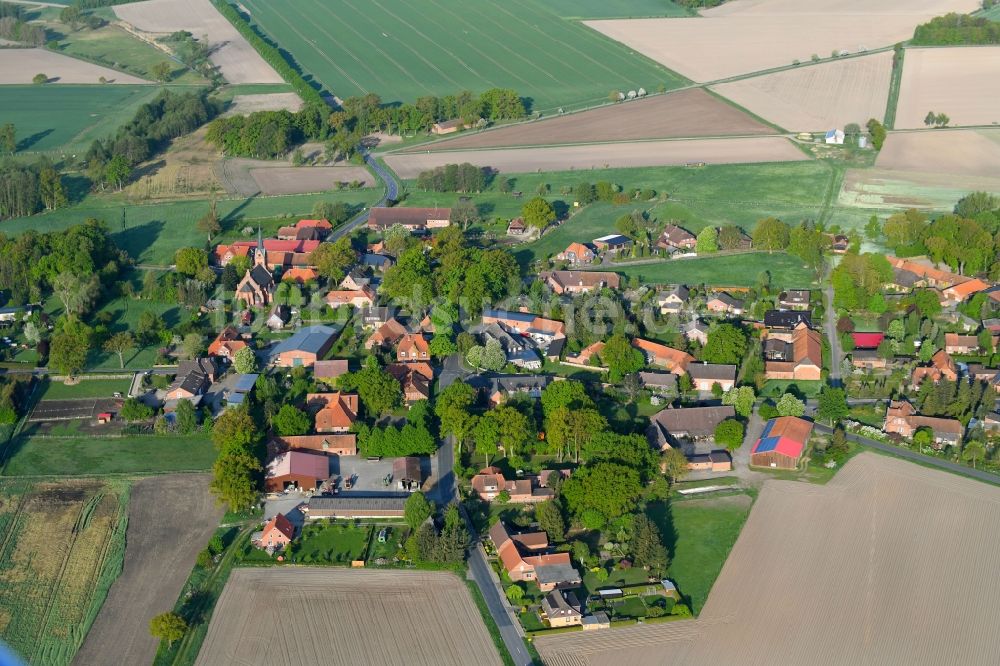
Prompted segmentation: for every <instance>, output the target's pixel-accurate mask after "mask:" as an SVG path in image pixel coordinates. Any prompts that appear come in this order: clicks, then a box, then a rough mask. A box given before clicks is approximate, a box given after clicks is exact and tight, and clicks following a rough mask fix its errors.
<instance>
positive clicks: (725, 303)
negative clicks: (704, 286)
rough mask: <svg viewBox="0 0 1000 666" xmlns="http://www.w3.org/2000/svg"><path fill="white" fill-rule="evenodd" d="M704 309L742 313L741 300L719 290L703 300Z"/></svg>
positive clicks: (726, 312) (735, 313)
mask: <svg viewBox="0 0 1000 666" xmlns="http://www.w3.org/2000/svg"><path fill="white" fill-rule="evenodd" d="M705 309H706V310H708V311H709V312H715V313H716V314H732V315H741V314H743V301H741V300H740V299H738V298H733V297H732V296H730V295H729V294H727V293H726V292H724V291H723V292H719V293H718V294H716V295H715V296H713V297H711V298H710V299H708V300H707V301H706V302H705Z"/></svg>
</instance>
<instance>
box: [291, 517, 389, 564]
mask: <svg viewBox="0 0 1000 666" xmlns="http://www.w3.org/2000/svg"><path fill="white" fill-rule="evenodd" d="M374 529H375V528H374V527H372V526H371V525H362V526H360V527H355V526H354V525H351V524H348V523H344V522H329V521H324V522H321V523H309V524H308V525H306V526H305V527H303V528H302V536H301V537H300V538H299V539H297V540H296V541H295V542H293V543H292V545H291V550H290V551H289V554H290V555H291V558H290V559H291V560H292V561H294V562H296V563H299V564H350V563H351V561H352V560H363V559H365V554H366V553H367V551H368V540H369V539H370V538H371V534H372V530H374Z"/></svg>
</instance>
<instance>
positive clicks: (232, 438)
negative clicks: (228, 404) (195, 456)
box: [212, 407, 260, 455]
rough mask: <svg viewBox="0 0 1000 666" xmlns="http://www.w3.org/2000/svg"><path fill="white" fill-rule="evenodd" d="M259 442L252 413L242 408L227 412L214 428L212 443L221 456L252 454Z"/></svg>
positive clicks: (220, 417) (258, 434)
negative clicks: (241, 453)
mask: <svg viewBox="0 0 1000 666" xmlns="http://www.w3.org/2000/svg"><path fill="white" fill-rule="evenodd" d="M259 441H260V433H259V431H258V430H257V424H256V423H255V422H254V420H253V417H252V416H251V415H250V412H248V411H247V410H246V409H245V408H242V407H241V408H238V409H227V410H225V411H224V412H222V414H221V415H220V416H219V418H217V419H215V423H214V424H213V426H212V443H213V444H215V448H216V449H218V450H219V453H220V454H221V455H225V454H228V453H234V452H236V453H240V452H243V453H252V452H253V450H254V448H255V446H256V445H257V443H258V442H259Z"/></svg>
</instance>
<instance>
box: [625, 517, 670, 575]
mask: <svg viewBox="0 0 1000 666" xmlns="http://www.w3.org/2000/svg"><path fill="white" fill-rule="evenodd" d="M631 550H632V563H633V564H634V565H635V566H637V567H642V568H643V569H645V570H646V571H648V572H649V574H650V576H655V577H656V578H662V577H663V576H665V575H666V573H667V568H668V567H669V566H670V556H669V555H668V554H667V548H666V546H664V545H663V537H662V536H661V535H660V530H659V529H658V528H657V527H656V524H655V523H654V522H653V521H652V520H650V519H649V517H648V516H647V515H646V514H645V513H637V514H636V515H635V519H634V520H633V521H632V548H631Z"/></svg>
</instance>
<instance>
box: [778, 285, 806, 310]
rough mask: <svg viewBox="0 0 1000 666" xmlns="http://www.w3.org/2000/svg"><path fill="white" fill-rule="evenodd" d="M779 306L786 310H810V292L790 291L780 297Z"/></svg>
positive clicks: (784, 292)
mask: <svg viewBox="0 0 1000 666" xmlns="http://www.w3.org/2000/svg"><path fill="white" fill-rule="evenodd" d="M778 306H779V307H781V308H782V309H784V310H808V309H809V290H808V289H789V290H788V291H783V292H781V294H779V295H778Z"/></svg>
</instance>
